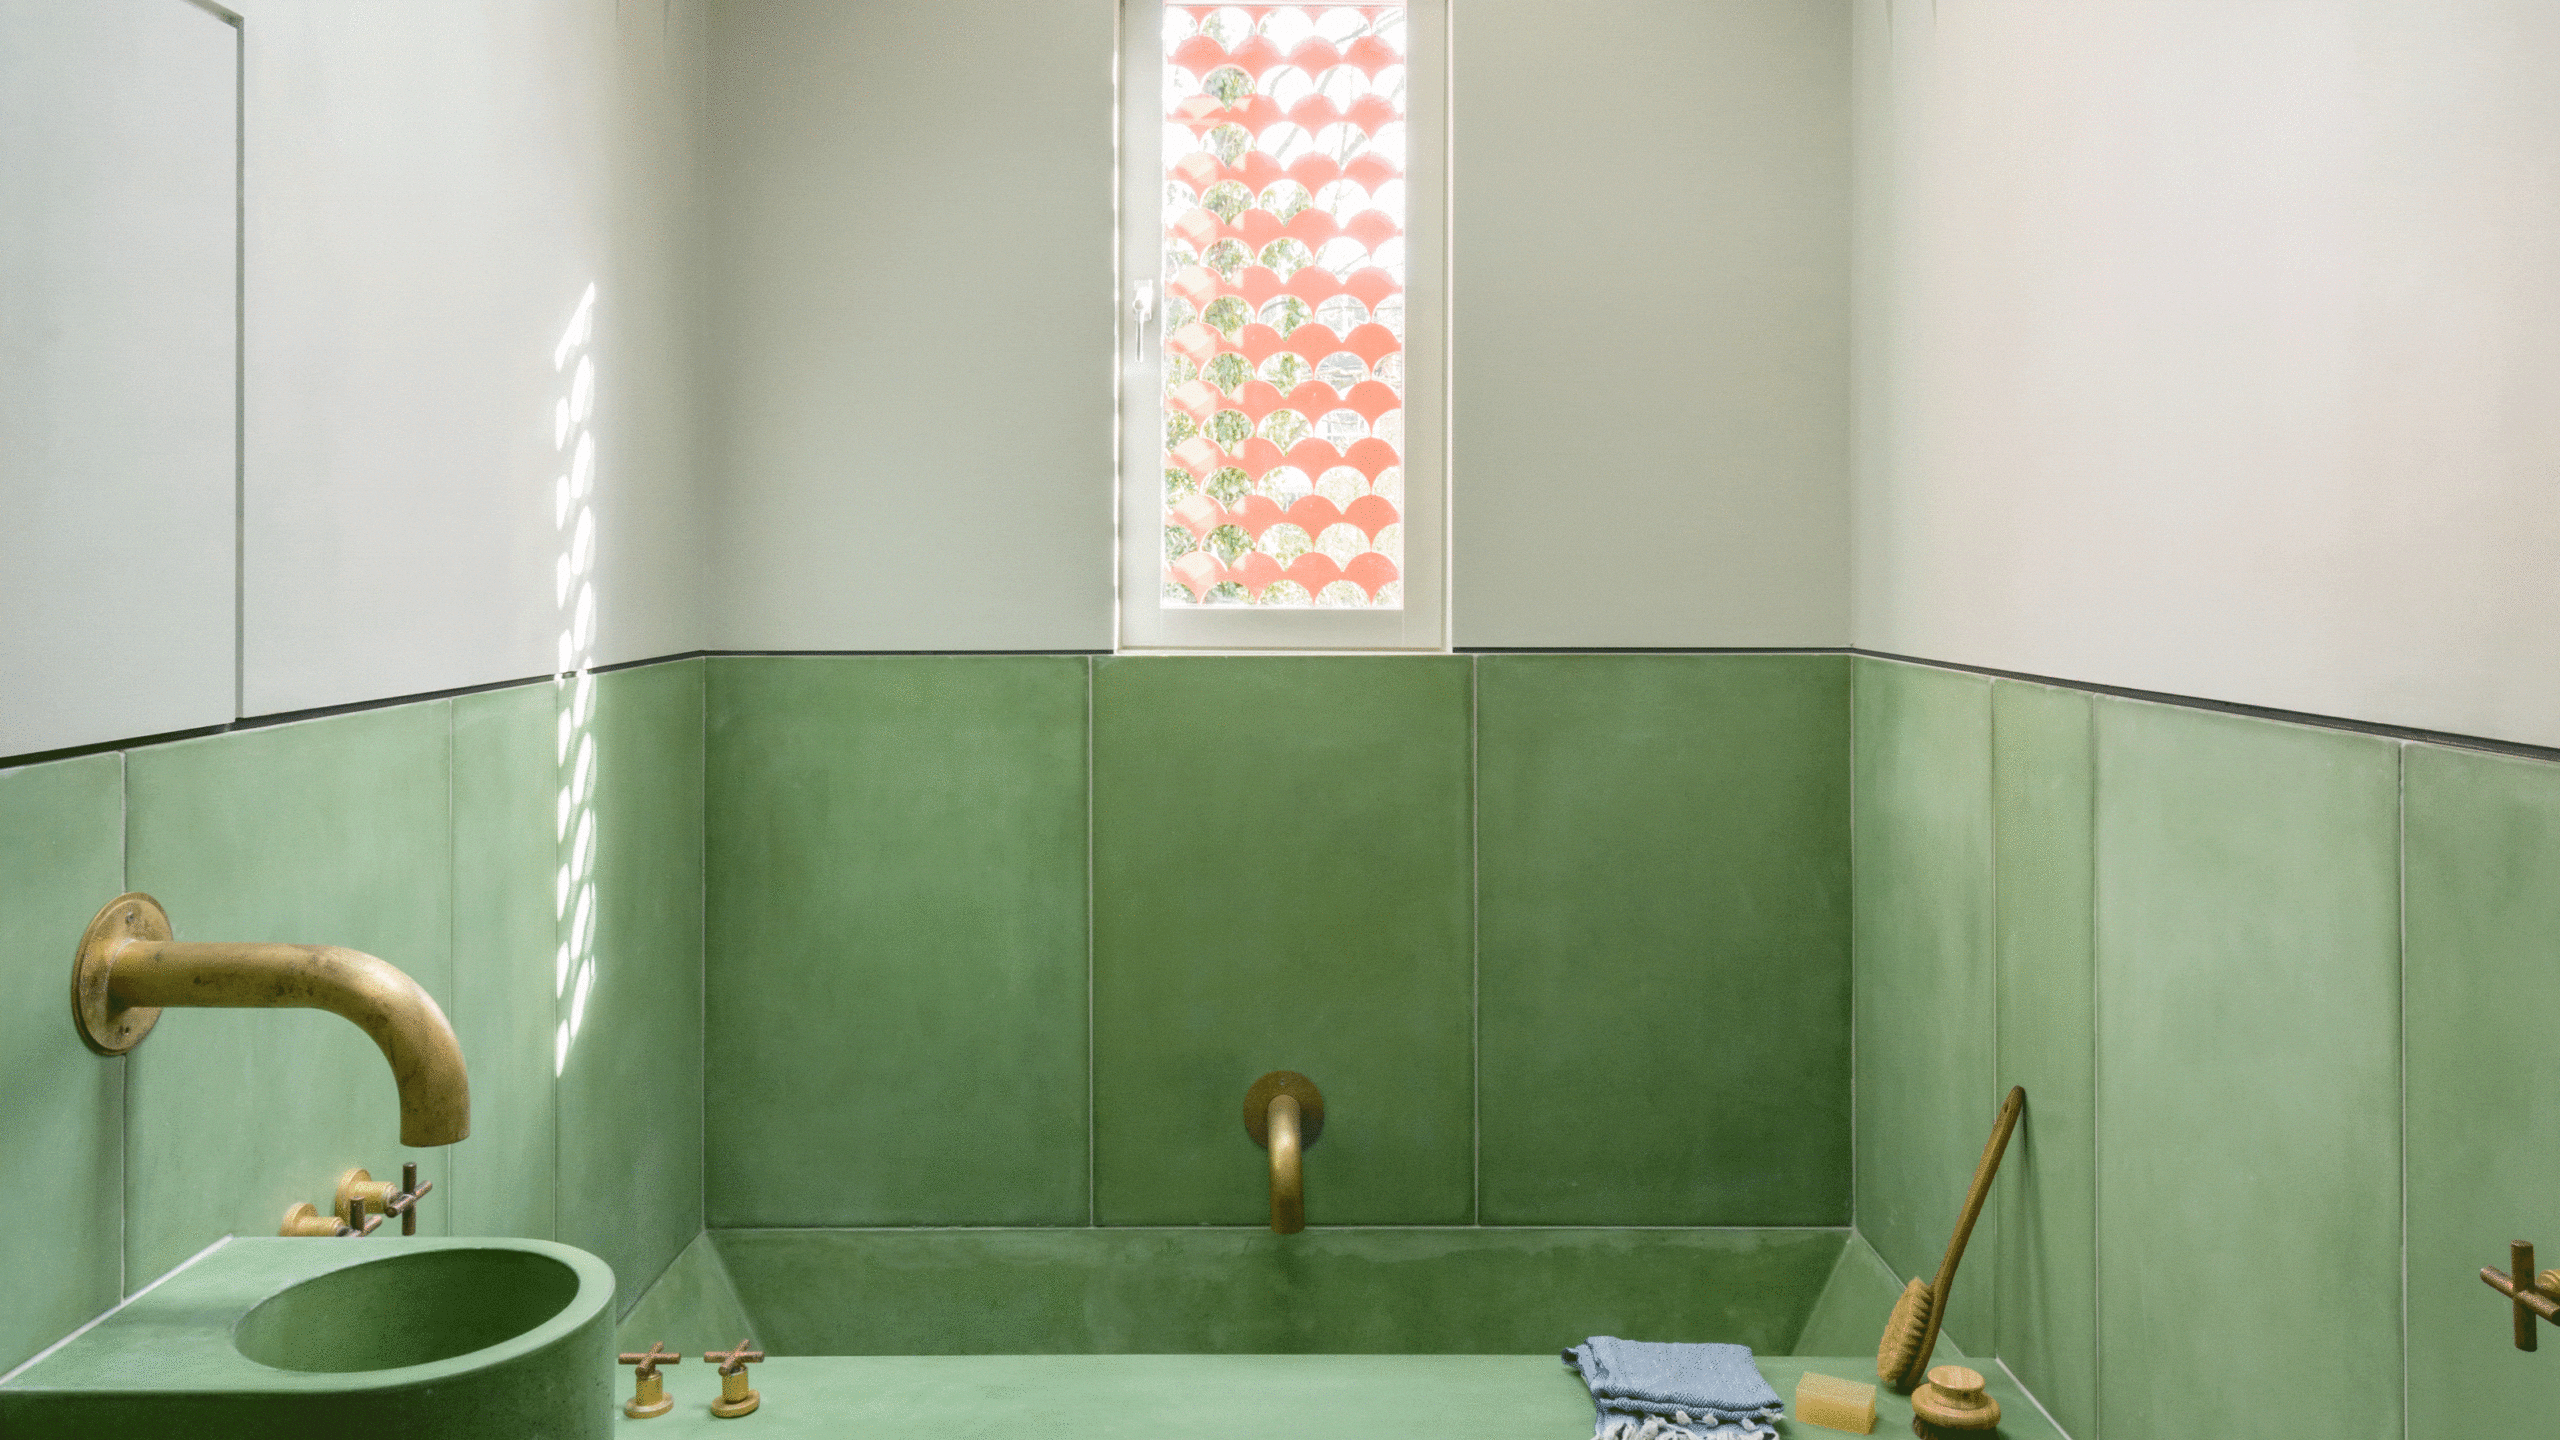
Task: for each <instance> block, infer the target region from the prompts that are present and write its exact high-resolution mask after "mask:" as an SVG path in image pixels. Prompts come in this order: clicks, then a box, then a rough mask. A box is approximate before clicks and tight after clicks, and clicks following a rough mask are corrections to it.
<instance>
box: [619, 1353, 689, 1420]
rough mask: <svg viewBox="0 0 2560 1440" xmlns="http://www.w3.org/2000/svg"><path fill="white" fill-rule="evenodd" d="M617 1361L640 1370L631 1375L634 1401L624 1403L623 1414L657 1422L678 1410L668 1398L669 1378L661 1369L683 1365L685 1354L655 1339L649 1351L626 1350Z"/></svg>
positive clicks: (632, 1398) (635, 1418)
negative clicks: (659, 1372)
mask: <svg viewBox="0 0 2560 1440" xmlns="http://www.w3.org/2000/svg"><path fill="white" fill-rule="evenodd" d="M614 1359H615V1360H616V1361H618V1362H619V1363H621V1364H624V1365H637V1366H639V1367H640V1368H639V1369H637V1370H634V1371H632V1372H631V1378H632V1387H631V1398H630V1399H628V1400H625V1401H623V1402H622V1413H623V1414H625V1415H628V1416H630V1417H631V1418H632V1419H634V1420H653V1419H656V1418H657V1417H658V1416H660V1415H664V1414H666V1413H667V1412H668V1411H670V1410H673V1409H674V1408H676V1402H675V1401H673V1400H671V1399H669V1398H667V1382H666V1379H665V1377H663V1376H661V1375H659V1374H658V1367H659V1366H661V1365H665V1364H669V1363H680V1362H682V1361H683V1359H684V1352H683V1351H680V1350H670V1349H668V1348H666V1346H665V1345H663V1344H662V1343H660V1342H658V1341H656V1340H652V1341H650V1342H649V1348H648V1349H646V1350H644V1351H641V1352H640V1353H639V1354H636V1355H634V1354H631V1353H629V1352H627V1351H626V1352H625V1353H623V1354H620V1355H617V1356H615V1357H614Z"/></svg>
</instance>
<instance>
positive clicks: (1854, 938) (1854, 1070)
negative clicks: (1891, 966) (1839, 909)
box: [1843, 656, 1858, 1230]
mask: <svg viewBox="0 0 2560 1440" xmlns="http://www.w3.org/2000/svg"><path fill="white" fill-rule="evenodd" d="M1848 666H1849V684H1848V706H1849V755H1848V765H1849V783H1848V784H1847V785H1846V786H1845V787H1843V788H1844V789H1846V790H1847V791H1848V794H1849V1228H1850V1229H1852V1230H1855V1229H1857V1228H1858V661H1857V657H1855V656H1851V657H1849V660H1848Z"/></svg>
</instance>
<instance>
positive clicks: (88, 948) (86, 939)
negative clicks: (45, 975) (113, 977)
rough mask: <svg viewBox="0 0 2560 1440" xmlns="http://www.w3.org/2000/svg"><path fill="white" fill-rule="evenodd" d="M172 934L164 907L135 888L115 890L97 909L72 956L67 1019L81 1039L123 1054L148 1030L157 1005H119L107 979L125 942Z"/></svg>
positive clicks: (100, 1051) (101, 1050) (155, 1017)
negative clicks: (120, 893) (132, 890)
mask: <svg viewBox="0 0 2560 1440" xmlns="http://www.w3.org/2000/svg"><path fill="white" fill-rule="evenodd" d="M173 938H175V937H173V936H172V935H171V934H170V933H169V914H168V912H167V911H165V910H162V909H161V908H160V902H159V901H157V900H154V899H152V898H151V897H150V896H148V895H144V894H142V893H140V892H138V891H137V892H134V893H131V894H125V895H119V896H117V897H116V898H114V899H113V900H110V901H108V902H107V903H106V905H105V907H104V908H102V909H100V910H99V911H98V914H97V918H95V919H93V920H91V921H90V922H89V928H88V929H86V930H83V931H81V932H80V948H79V949H78V950H76V951H73V952H72V956H71V1020H72V1023H73V1024H75V1025H77V1026H79V1027H80V1043H81V1044H83V1045H86V1046H88V1047H89V1048H90V1049H91V1050H93V1051H95V1052H97V1053H98V1054H100V1055H122V1054H123V1053H125V1052H126V1051H128V1050H130V1049H132V1048H133V1047H134V1046H136V1045H139V1044H141V1043H142V1037H143V1036H145V1035H148V1034H150V1033H151V1027H152V1026H153V1025H155V1024H158V1023H159V1020H160V1007H159V1006H157V1005H118V1004H117V1003H115V1000H114V999H113V997H111V996H109V995H108V993H107V980H108V977H109V975H110V974H111V973H112V972H113V971H114V969H115V962H116V952H117V951H118V950H121V949H123V948H124V944H125V942H126V941H128V940H168V939H173Z"/></svg>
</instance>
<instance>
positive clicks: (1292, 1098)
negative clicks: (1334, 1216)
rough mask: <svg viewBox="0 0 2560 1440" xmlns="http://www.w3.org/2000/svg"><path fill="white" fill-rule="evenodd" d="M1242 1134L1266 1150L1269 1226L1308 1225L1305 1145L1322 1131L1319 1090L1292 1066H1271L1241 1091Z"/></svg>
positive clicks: (1288, 1230) (1292, 1229)
mask: <svg viewBox="0 0 2560 1440" xmlns="http://www.w3.org/2000/svg"><path fill="white" fill-rule="evenodd" d="M1244 1133H1246V1134H1247V1135H1250V1136H1252V1137H1253V1143H1254V1144H1256V1145H1259V1146H1261V1147H1262V1148H1264V1149H1265V1150H1268V1151H1270V1152H1271V1228H1272V1230H1273V1231H1274V1232H1276V1233H1278V1234H1282V1235H1295V1234H1297V1233H1298V1232H1299V1231H1301V1230H1304V1229H1306V1228H1307V1170H1306V1148H1307V1147H1308V1146H1310V1145H1313V1144H1314V1143H1316V1137H1317V1136H1318V1135H1321V1134H1323V1133H1324V1092H1323V1091H1321V1090H1318V1089H1317V1088H1316V1082H1314V1081H1313V1080H1310V1079H1308V1078H1307V1077H1306V1076H1304V1075H1301V1074H1299V1073H1298V1072H1297V1071H1295V1070H1274V1071H1272V1072H1271V1073H1270V1074H1268V1075H1265V1076H1263V1077H1262V1078H1261V1079H1259V1080H1256V1081H1254V1082H1253V1088H1252V1089H1250V1090H1248V1091H1246V1092H1245V1095H1244Z"/></svg>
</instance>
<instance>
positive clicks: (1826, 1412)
mask: <svg viewBox="0 0 2560 1440" xmlns="http://www.w3.org/2000/svg"><path fill="white" fill-rule="evenodd" d="M1796 1421H1797V1423H1799V1424H1803V1425H1819V1426H1821V1427H1823V1428H1824V1429H1826V1430H1845V1431H1847V1432H1848V1433H1850V1434H1852V1435H1872V1434H1874V1433H1875V1428H1876V1387H1874V1386H1873V1385H1861V1384H1859V1383H1858V1382H1857V1381H1855V1380H1842V1379H1839V1378H1838V1377H1836V1376H1831V1375H1817V1374H1815V1373H1814V1372H1813V1371H1810V1370H1807V1371H1806V1372H1804V1378H1803V1379H1801V1380H1798V1381H1797V1382H1796Z"/></svg>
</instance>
